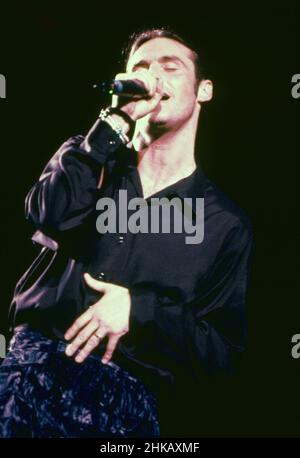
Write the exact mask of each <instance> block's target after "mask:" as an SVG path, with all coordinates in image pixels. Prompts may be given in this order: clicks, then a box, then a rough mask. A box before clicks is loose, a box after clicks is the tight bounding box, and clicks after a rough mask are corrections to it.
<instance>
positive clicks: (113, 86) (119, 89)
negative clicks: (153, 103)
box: [93, 80, 148, 99]
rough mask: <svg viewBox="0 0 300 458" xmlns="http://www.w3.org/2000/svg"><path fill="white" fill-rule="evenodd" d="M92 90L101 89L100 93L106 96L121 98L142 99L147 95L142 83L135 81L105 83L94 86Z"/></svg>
mask: <svg viewBox="0 0 300 458" xmlns="http://www.w3.org/2000/svg"><path fill="white" fill-rule="evenodd" d="M93 88H94V89H101V90H102V92H105V93H106V94H108V95H113V94H115V95H119V96H122V97H134V98H138V99H142V98H143V97H146V96H147V95H148V91H147V90H146V88H145V86H144V85H143V83H141V82H140V81H137V80H127V81H121V80H112V81H109V82H108V81H106V82H104V83H99V84H94V85H93Z"/></svg>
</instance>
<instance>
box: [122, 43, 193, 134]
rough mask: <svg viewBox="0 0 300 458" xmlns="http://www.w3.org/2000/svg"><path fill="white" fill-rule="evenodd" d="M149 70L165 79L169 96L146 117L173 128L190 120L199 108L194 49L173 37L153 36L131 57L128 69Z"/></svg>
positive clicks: (155, 122) (132, 70)
mask: <svg viewBox="0 0 300 458" xmlns="http://www.w3.org/2000/svg"><path fill="white" fill-rule="evenodd" d="M145 69H147V70H149V71H151V72H152V73H153V74H154V76H158V77H159V78H161V79H162V80H163V83H164V93H165V96H164V97H163V99H162V100H161V101H160V103H159V104H158V106H157V107H156V109H155V110H154V111H153V112H152V113H150V115H148V116H147V117H146V118H147V119H146V120H145V121H147V122H149V123H152V124H156V125H157V126H159V125H160V126H162V127H164V128H168V129H172V128H178V127H180V126H181V125H183V124H184V123H185V122H187V121H188V120H189V119H190V118H191V116H192V115H193V114H194V112H195V110H197V105H198V103H197V91H196V76H195V66H194V62H193V60H192V52H191V51H190V50H189V49H188V48H187V47H186V46H184V45H183V44H181V43H179V42H177V41H175V40H172V39H170V38H153V39H152V40H149V41H147V42H146V43H144V44H143V45H141V46H140V47H139V48H138V49H137V50H136V51H135V52H134V53H133V54H132V55H131V56H130V58H129V60H128V63H127V72H138V71H141V70H145Z"/></svg>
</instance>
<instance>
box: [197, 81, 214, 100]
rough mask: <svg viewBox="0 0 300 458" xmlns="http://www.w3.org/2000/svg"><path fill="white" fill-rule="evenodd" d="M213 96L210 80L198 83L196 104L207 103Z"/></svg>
mask: <svg viewBox="0 0 300 458" xmlns="http://www.w3.org/2000/svg"><path fill="white" fill-rule="evenodd" d="M212 96H213V83H212V81H211V80H202V81H200V83H199V87H198V92H197V101H198V102H200V103H201V102H209V101H210V100H211V99H212Z"/></svg>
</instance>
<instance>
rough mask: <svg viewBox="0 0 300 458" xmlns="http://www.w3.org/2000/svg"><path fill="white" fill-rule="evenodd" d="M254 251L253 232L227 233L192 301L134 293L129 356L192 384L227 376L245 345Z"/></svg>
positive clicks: (142, 291) (240, 229) (237, 230)
mask: <svg viewBox="0 0 300 458" xmlns="http://www.w3.org/2000/svg"><path fill="white" fill-rule="evenodd" d="M253 251H254V240H253V234H252V229H249V228H248V227H245V226H244V225H242V224H241V225H240V226H239V227H236V228H235V229H234V230H232V231H230V233H229V234H228V236H227V237H226V238H225V239H224V242H223V244H222V248H221V250H220V252H219V255H218V257H217V259H216V261H215V263H214V265H213V267H212V268H211V270H210V272H209V273H208V275H207V276H206V279H205V281H204V282H203V284H202V285H201V286H200V287H199V290H198V292H197V294H196V295H195V298H194V299H193V300H192V301H190V302H186V303H178V302H175V301H172V299H170V298H168V297H166V296H161V295H160V294H159V293H157V292H155V291H154V290H150V289H149V290H147V289H145V288H141V289H139V288H132V289H131V290H130V294H131V315H130V326H129V333H128V334H127V335H126V336H128V337H127V342H128V344H129V345H128V347H127V351H128V352H129V353H130V354H131V356H133V357H134V358H136V359H139V360H141V361H144V362H145V363H149V364H153V365H156V366H157V367H161V368H162V369H169V370H170V371H171V372H172V371H176V370H177V369H178V368H180V370H181V371H184V372H185V373H186V371H188V373H189V374H190V375H191V376H192V378H193V379H194V380H195V381H197V380H199V379H201V378H202V377H203V375H204V374H215V373H220V372H223V373H230V372H231V371H232V369H234V364H235V363H234V361H235V357H236V355H237V354H239V353H240V352H242V351H243V350H244V348H245V343H246V334H247V325H246V290H247V284H248V280H249V271H250V265H251V260H252V255H253ZM126 336H125V338H126ZM125 345H126V341H125ZM128 349H129V350H128Z"/></svg>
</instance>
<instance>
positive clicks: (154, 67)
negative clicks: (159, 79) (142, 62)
mask: <svg viewBox="0 0 300 458" xmlns="http://www.w3.org/2000/svg"><path fill="white" fill-rule="evenodd" d="M149 70H150V71H151V72H152V73H153V74H154V75H155V76H161V72H162V67H161V65H160V64H159V63H158V62H152V63H151V64H150V66H149Z"/></svg>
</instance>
